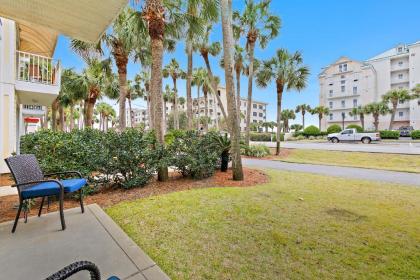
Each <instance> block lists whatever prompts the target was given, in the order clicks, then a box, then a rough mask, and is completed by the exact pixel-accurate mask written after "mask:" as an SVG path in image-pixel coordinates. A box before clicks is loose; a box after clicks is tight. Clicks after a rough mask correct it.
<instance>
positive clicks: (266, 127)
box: [262, 122, 271, 133]
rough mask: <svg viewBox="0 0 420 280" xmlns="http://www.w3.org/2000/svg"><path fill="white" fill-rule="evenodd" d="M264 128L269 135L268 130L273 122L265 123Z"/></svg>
mask: <svg viewBox="0 0 420 280" xmlns="http://www.w3.org/2000/svg"><path fill="white" fill-rule="evenodd" d="M262 127H264V128H265V132H266V133H268V129H269V128H271V122H263V123H262Z"/></svg>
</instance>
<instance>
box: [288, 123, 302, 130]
mask: <svg viewBox="0 0 420 280" xmlns="http://www.w3.org/2000/svg"><path fill="white" fill-rule="evenodd" d="M290 128H291V129H293V130H294V131H301V130H302V129H303V126H302V125H301V124H298V123H295V124H292V125H291V126H290Z"/></svg>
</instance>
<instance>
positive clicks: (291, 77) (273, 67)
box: [257, 49, 309, 155]
mask: <svg viewBox="0 0 420 280" xmlns="http://www.w3.org/2000/svg"><path fill="white" fill-rule="evenodd" d="M302 63H303V59H302V54H301V53H300V52H295V53H294V54H291V53H289V52H288V51H287V50H285V49H279V50H277V53H276V55H275V56H274V57H273V58H271V59H269V60H267V61H264V63H263V65H262V67H261V70H259V72H258V73H257V85H258V86H259V87H266V86H267V85H268V83H269V82H271V81H274V82H275V83H276V89H277V137H276V155H280V127H281V110H282V108H281V104H282V100H283V92H284V90H297V91H301V90H303V89H304V88H305V87H306V83H307V79H308V76H309V69H308V67H306V66H303V65H302Z"/></svg>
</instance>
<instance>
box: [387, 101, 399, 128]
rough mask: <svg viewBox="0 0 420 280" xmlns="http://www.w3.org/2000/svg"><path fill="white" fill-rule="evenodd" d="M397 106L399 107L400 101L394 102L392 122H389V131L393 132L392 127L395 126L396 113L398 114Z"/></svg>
mask: <svg viewBox="0 0 420 280" xmlns="http://www.w3.org/2000/svg"><path fill="white" fill-rule="evenodd" d="M397 106H398V101H397V102H392V111H391V121H390V122H389V130H392V126H393V125H394V121H395V113H396V112H397Z"/></svg>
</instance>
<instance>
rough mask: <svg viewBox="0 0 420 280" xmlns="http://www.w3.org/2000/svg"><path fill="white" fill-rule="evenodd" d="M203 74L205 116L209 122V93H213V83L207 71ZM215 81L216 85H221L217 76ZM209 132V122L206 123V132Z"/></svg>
mask: <svg viewBox="0 0 420 280" xmlns="http://www.w3.org/2000/svg"><path fill="white" fill-rule="evenodd" d="M203 70H204V69H203ZM203 74H204V75H203V77H202V78H203V80H202V87H203V95H204V116H205V118H206V119H207V120H209V119H210V118H209V108H208V93H209V92H210V91H211V84H212V81H211V80H210V78H209V75H208V73H207V71H206V70H204V72H203ZM214 80H215V81H216V83H220V79H219V77H217V76H216V77H214ZM216 118H217V115H216ZM210 120H211V119H210ZM208 130H209V122H208V121H206V122H205V123H204V131H205V132H208Z"/></svg>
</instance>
